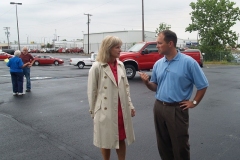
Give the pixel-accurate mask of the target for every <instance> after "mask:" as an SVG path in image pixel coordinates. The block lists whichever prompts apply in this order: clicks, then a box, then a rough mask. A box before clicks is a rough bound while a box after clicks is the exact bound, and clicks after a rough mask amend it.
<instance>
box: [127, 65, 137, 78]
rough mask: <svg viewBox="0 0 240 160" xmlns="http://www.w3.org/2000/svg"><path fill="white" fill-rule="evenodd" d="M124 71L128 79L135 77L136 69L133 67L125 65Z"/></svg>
mask: <svg viewBox="0 0 240 160" xmlns="http://www.w3.org/2000/svg"><path fill="white" fill-rule="evenodd" d="M125 69H126V75H127V78H128V79H133V78H134V77H135V74H136V69H135V67H134V66H133V65H126V66H125Z"/></svg>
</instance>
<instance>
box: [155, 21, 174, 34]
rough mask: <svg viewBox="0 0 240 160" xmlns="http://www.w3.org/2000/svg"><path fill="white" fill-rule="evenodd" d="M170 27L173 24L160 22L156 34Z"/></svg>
mask: <svg viewBox="0 0 240 160" xmlns="http://www.w3.org/2000/svg"><path fill="white" fill-rule="evenodd" d="M170 28H171V25H169V24H166V23H160V24H159V27H158V28H156V30H155V32H156V34H158V33H160V32H162V31H164V30H167V29H170Z"/></svg>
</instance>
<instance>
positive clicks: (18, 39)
mask: <svg viewBox="0 0 240 160" xmlns="http://www.w3.org/2000/svg"><path fill="white" fill-rule="evenodd" d="M10 4H15V5H16V18H17V32H18V49H19V50H20V40H19V29H18V15H17V5H22V3H15V2H10Z"/></svg>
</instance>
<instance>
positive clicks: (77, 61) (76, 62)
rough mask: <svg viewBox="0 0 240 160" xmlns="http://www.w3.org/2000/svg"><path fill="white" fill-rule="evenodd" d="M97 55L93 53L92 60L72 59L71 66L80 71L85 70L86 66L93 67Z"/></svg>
mask: <svg viewBox="0 0 240 160" xmlns="http://www.w3.org/2000/svg"><path fill="white" fill-rule="evenodd" d="M96 57H97V53H92V54H91V58H70V60H69V64H70V65H74V66H78V68H79V69H82V68H84V66H92V63H93V62H95V60H96Z"/></svg>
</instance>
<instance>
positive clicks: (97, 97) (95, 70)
mask: <svg viewBox="0 0 240 160" xmlns="http://www.w3.org/2000/svg"><path fill="white" fill-rule="evenodd" d="M117 74H118V85H117V84H116V80H115V78H114V75H113V73H112V71H111V68H110V66H109V65H108V64H107V63H100V62H94V63H93V65H92V67H91V69H90V70H89V76H88V101H89V106H90V110H89V112H90V114H91V117H92V118H93V121H94V122H93V123H94V133H93V134H94V138H93V144H94V145H95V146H97V147H99V148H106V149H112V148H116V149H119V136H118V96H119V97H120V102H121V107H122V112H123V121H124V127H125V132H126V140H127V143H128V145H130V144H131V143H133V142H134V141H135V136H134V131H133V125H132V117H131V109H134V107H133V105H132V102H131V99H130V90H129V83H128V80H127V77H126V71H125V68H124V65H123V63H122V62H121V61H117Z"/></svg>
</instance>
